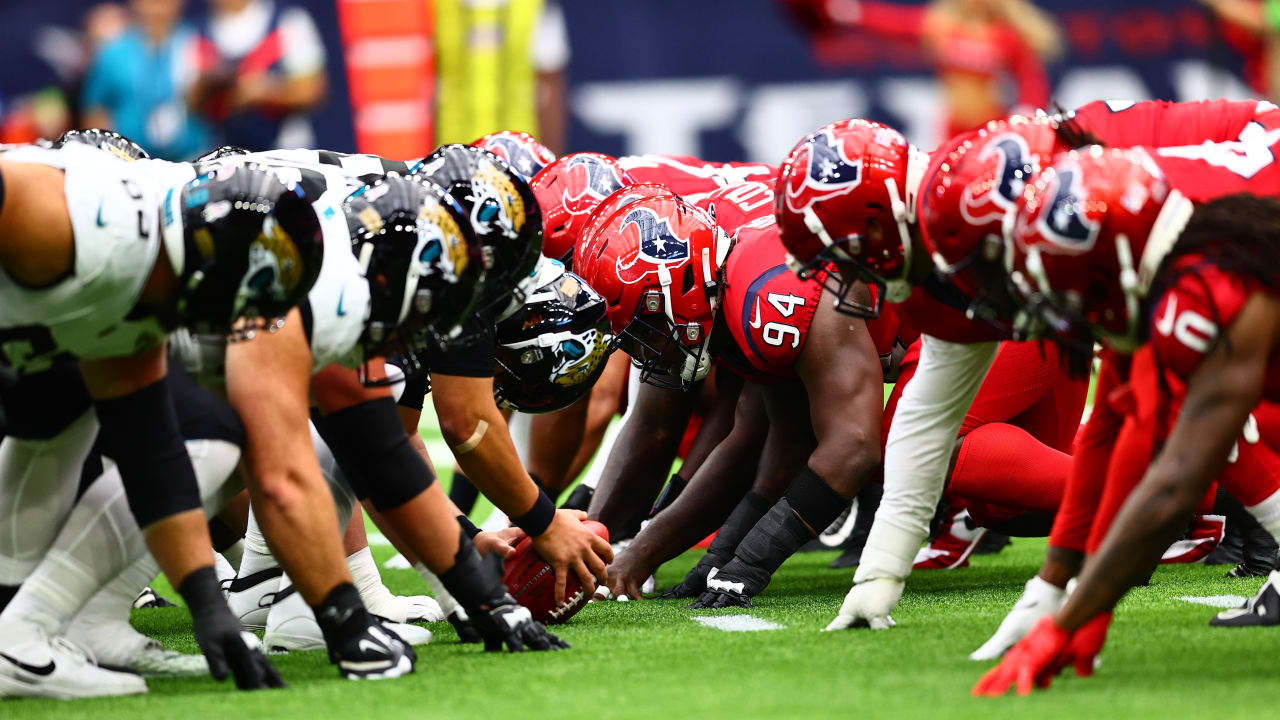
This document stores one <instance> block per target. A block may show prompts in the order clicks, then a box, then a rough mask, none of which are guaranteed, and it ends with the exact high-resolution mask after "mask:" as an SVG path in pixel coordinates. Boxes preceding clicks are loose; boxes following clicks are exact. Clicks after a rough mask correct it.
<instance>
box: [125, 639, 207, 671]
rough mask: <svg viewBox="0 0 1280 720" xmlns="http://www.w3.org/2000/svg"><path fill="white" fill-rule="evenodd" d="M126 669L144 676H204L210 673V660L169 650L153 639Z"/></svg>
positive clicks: (201, 656)
mask: <svg viewBox="0 0 1280 720" xmlns="http://www.w3.org/2000/svg"><path fill="white" fill-rule="evenodd" d="M124 669H125V670H129V671H131V672H135V673H138V674H139V675H142V676H143V677H204V676H205V675H208V674H209V662H208V661H207V660H205V659H204V656H203V655H188V654H186V653H180V652H178V651H176V650H168V649H166V648H164V647H161V646H160V643H158V642H156V641H154V640H152V641H151V642H148V643H147V644H146V646H144V647H143V648H142V650H140V651H139V652H138V654H137V655H135V656H134V657H133V660H131V661H130V662H129V664H128V665H126V666H124Z"/></svg>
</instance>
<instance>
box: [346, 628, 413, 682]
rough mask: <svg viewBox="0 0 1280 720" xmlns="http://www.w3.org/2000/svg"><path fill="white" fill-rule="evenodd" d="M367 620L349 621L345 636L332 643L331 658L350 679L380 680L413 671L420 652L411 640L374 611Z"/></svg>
mask: <svg viewBox="0 0 1280 720" xmlns="http://www.w3.org/2000/svg"><path fill="white" fill-rule="evenodd" d="M366 617H367V618H368V623H366V624H363V625H361V626H356V625H355V624H354V623H347V626H346V627H344V628H343V633H342V635H343V637H342V639H341V640H340V641H339V642H338V643H336V645H337V647H333V646H330V648H329V661H330V662H332V663H333V664H334V665H337V666H338V672H339V673H340V674H341V675H342V677H344V678H346V679H348V680H381V679H385V678H397V677H400V676H402V675H408V674H409V673H411V672H413V664H414V663H415V662H417V660H418V655H417V653H415V652H414V651H413V648H412V647H410V646H409V644H408V643H406V642H405V641H403V640H401V639H400V636H399V635H396V634H395V633H394V632H393V631H391V630H390V629H388V628H387V627H386V626H385V625H383V624H382V623H381V622H379V621H378V619H377V618H375V617H373V616H372V615H367V614H366Z"/></svg>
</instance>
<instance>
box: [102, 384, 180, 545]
mask: <svg viewBox="0 0 1280 720" xmlns="http://www.w3.org/2000/svg"><path fill="white" fill-rule="evenodd" d="M95 410H96V411H97V414H98V423H99V424H100V425H101V426H102V430H101V431H100V433H99V436H98V441H99V443H100V448H101V450H102V454H103V455H105V456H107V457H109V458H111V459H112V460H115V462H116V465H118V466H119V467H120V478H121V480H122V481H123V483H124V490H125V496H126V497H127V498H128V499H129V509H130V510H132V511H133V516H134V518H135V519H136V520H137V521H138V526H139V527H142V528H145V527H147V526H148V525H151V524H152V523H154V522H156V521H158V520H163V519H164V518H167V517H169V516H171V515H176V514H178V513H180V512H186V511H188V510H196V509H199V508H201V507H202V506H201V503H200V486H199V485H198V484H197V482H196V471H195V469H194V468H192V467H191V458H190V457H189V456H188V455H187V446H186V444H185V443H184V442H183V439H182V432H181V431H180V430H179V425H178V412H177V410H176V409H175V408H174V405H173V398H172V397H171V396H170V395H169V389H168V386H166V385H165V382H164V380H157V381H156V382H154V383H152V384H150V385H148V386H146V387H144V388H142V389H141V390H138V391H136V392H132V393H130V394H128V395H125V396H123V397H118V398H112V399H110V400H99V401H98V402H96V403H95Z"/></svg>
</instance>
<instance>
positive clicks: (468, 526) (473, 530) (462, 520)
mask: <svg viewBox="0 0 1280 720" xmlns="http://www.w3.org/2000/svg"><path fill="white" fill-rule="evenodd" d="M458 524H459V525H461V526H462V533H463V534H464V535H466V536H467V537H468V538H470V539H472V540H475V539H476V536H477V535H479V534H480V528H478V527H476V524H475V523H473V522H471V518H469V517H467V516H466V515H459V516H458Z"/></svg>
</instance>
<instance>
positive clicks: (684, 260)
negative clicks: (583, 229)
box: [584, 197, 732, 389]
mask: <svg viewBox="0 0 1280 720" xmlns="http://www.w3.org/2000/svg"><path fill="white" fill-rule="evenodd" d="M599 235H600V244H601V247H600V254H599V256H598V257H597V258H596V261H595V263H594V267H593V268H592V272H591V274H590V275H587V276H584V279H585V280H586V281H587V284H588V285H590V286H591V287H592V288H594V289H595V290H596V291H597V292H599V293H600V294H601V295H602V296H604V299H605V302H607V303H608V305H609V322H610V324H611V325H612V327H613V332H614V335H615V336H617V338H618V346H619V347H621V348H622V349H623V351H625V352H626V353H627V354H628V355H630V356H631V360H632V362H633V363H635V365H636V366H637V367H639V368H640V380H641V381H642V382H647V383H650V384H653V385H658V386H660V387H670V388H679V389H688V388H689V387H690V386H691V385H692V384H693V383H694V382H696V381H698V380H701V379H702V378H704V377H706V374H707V371H709V370H710V369H711V352H710V340H711V327H712V324H713V323H714V321H715V316H716V309H717V306H718V304H719V300H720V295H721V291H722V289H723V287H724V282H723V280H722V277H721V272H722V268H723V265H724V259H725V257H726V256H727V255H728V253H729V248H730V245H731V244H732V243H731V242H730V240H729V238H728V237H727V236H726V235H725V234H724V231H722V230H720V229H719V228H718V227H716V226H715V224H714V223H712V222H711V220H710V218H709V217H707V215H706V213H704V212H702V211H701V210H698V209H697V208H695V207H693V206H692V205H689V204H688V203H686V202H684V201H683V200H680V199H678V198H674V197H650V198H645V199H643V200H637V201H636V202H634V203H631V204H630V205H627V206H626V207H624V208H622V209H621V210H619V211H617V212H615V213H613V215H612V216H611V217H610V218H609V220H608V222H606V223H605V224H604V225H603V226H602V227H601V228H600V232H599Z"/></svg>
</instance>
